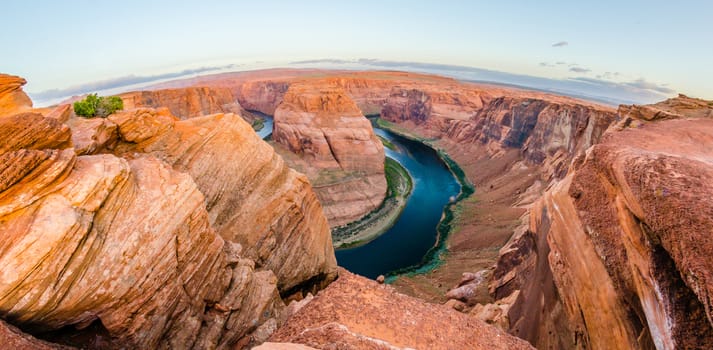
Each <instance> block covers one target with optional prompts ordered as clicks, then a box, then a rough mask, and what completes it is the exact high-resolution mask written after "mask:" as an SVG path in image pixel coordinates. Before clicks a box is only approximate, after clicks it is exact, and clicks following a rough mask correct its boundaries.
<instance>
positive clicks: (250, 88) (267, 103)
mask: <svg viewBox="0 0 713 350" xmlns="http://www.w3.org/2000/svg"><path fill="white" fill-rule="evenodd" d="M288 88H289V84H288V83H287V82H285V81H270V80H267V81H249V82H246V83H244V84H240V85H239V86H238V87H237V88H235V95H236V97H237V98H238V101H240V104H241V105H242V106H243V107H244V108H246V109H248V110H251V111H258V112H261V113H265V114H267V115H275V110H276V109H277V106H279V105H280V103H282V99H283V97H284V96H285V93H286V92H287V89H288Z"/></svg>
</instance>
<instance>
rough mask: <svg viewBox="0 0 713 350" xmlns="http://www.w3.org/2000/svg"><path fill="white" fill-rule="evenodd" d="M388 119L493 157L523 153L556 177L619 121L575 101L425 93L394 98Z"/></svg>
mask: <svg viewBox="0 0 713 350" xmlns="http://www.w3.org/2000/svg"><path fill="white" fill-rule="evenodd" d="M483 100H485V102H482V101H483ZM382 117H383V118H384V119H386V120H389V121H392V122H396V123H403V122H409V123H413V124H415V125H417V126H420V127H421V128H423V129H425V131H426V132H427V133H429V134H430V135H432V136H434V137H437V138H442V139H446V140H449V141H451V142H453V143H456V144H459V145H466V144H473V143H476V144H482V145H484V146H485V147H486V148H487V153H488V155H489V157H490V158H497V157H500V156H501V154H503V153H505V152H506V151H507V150H508V149H520V150H521V152H522V159H523V160H525V161H526V162H527V163H529V164H531V165H544V166H545V168H548V169H547V170H545V171H544V172H545V173H549V174H552V175H554V176H555V177H556V178H561V177H563V176H564V175H565V173H566V171H567V168H568V166H569V164H570V162H571V160H572V159H573V158H574V157H575V156H576V155H578V154H582V153H583V152H584V151H585V150H586V149H587V148H589V147H590V146H591V145H592V144H593V143H595V142H596V140H598V139H599V138H600V137H601V135H602V133H603V132H604V130H606V128H607V127H608V126H609V125H610V124H611V123H613V122H614V121H615V114H614V113H613V111H611V110H608V109H606V108H601V107H596V106H591V105H587V104H578V103H575V102H571V101H566V102H558V101H556V100H555V101H550V100H545V99H539V98H530V97H518V96H515V97H510V96H504V97H496V98H489V97H488V95H474V94H473V93H471V94H467V93H465V92H452V93H443V92H439V93H432V92H428V91H422V90H409V91H396V92H395V93H393V94H392V96H391V98H389V100H388V101H387V104H386V106H385V107H384V110H383V113H382Z"/></svg>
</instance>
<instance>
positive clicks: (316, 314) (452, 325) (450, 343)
mask: <svg viewBox="0 0 713 350" xmlns="http://www.w3.org/2000/svg"><path fill="white" fill-rule="evenodd" d="M270 341H271V342H287V343H298V344H303V345H307V346H310V347H313V348H317V349H335V348H338V349H395V348H396V349H434V350H435V349H444V350H446V349H449V350H450V349H532V347H531V346H530V345H529V344H528V343H527V342H525V341H523V340H521V339H517V338H515V337H512V336H510V335H508V334H507V333H505V332H503V331H501V330H498V329H497V328H495V327H492V326H489V325H487V324H485V323H484V322H482V321H480V320H479V319H477V318H475V317H472V316H469V315H465V314H461V313H459V312H456V311H455V310H453V309H450V308H447V307H444V306H441V305H434V304H429V303H427V302H424V301H423V300H419V299H416V298H412V297H409V296H406V295H403V294H400V293H398V292H396V290H395V289H394V288H392V287H390V286H388V285H383V284H378V283H377V282H375V281H372V280H368V279H365V278H363V277H360V276H357V275H354V274H351V273H349V272H348V271H346V270H340V272H339V279H338V280H337V281H335V282H334V283H332V284H331V285H330V286H329V287H327V289H325V290H324V291H322V292H320V294H318V295H317V296H316V297H314V299H313V300H312V301H310V302H309V303H308V304H306V305H305V306H303V307H301V308H300V309H299V310H298V311H297V312H296V313H295V314H293V315H292V316H291V317H290V318H289V319H288V320H287V321H286V322H285V326H283V327H282V328H280V329H279V330H278V331H277V332H275V334H273V335H272V337H271V338H270Z"/></svg>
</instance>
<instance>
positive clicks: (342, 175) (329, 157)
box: [272, 84, 386, 226]
mask: <svg viewBox="0 0 713 350" xmlns="http://www.w3.org/2000/svg"><path fill="white" fill-rule="evenodd" d="M272 137H273V140H274V141H275V142H276V143H278V144H280V145H281V146H284V147H285V148H286V149H287V150H289V151H290V152H292V153H294V154H297V155H298V156H299V158H300V161H299V162H293V163H294V164H291V165H293V166H295V167H296V168H298V169H300V170H301V171H303V172H305V173H306V174H307V175H308V176H310V180H311V182H312V184H313V185H314V187H315V190H316V191H317V196H318V197H319V200H320V202H321V203H322V206H323V207H324V212H325V215H326V216H327V219H328V220H329V223H330V226H340V225H344V224H346V223H349V222H352V221H354V220H357V219H359V218H361V217H362V216H364V215H366V214H367V213H368V212H370V211H371V210H373V209H376V208H377V207H378V206H379V205H380V204H381V202H382V201H383V199H384V196H385V195H386V178H385V177H384V147H383V145H382V144H381V141H380V140H379V139H378V138H377V137H376V135H375V134H374V130H373V129H372V127H371V124H370V123H369V121H368V120H367V119H366V118H365V117H364V115H363V114H362V113H361V111H360V110H359V108H358V107H357V106H356V104H355V103H354V101H352V100H351V99H350V98H349V97H348V96H347V95H346V94H345V93H344V91H343V90H342V89H341V88H339V87H335V86H331V85H317V86H314V85H312V84H310V85H307V84H305V85H302V84H293V85H292V86H290V88H289V90H288V91H287V93H286V94H285V95H284V100H283V102H282V103H281V104H280V105H279V107H278V108H277V110H276V111H275V119H274V131H273V135H272ZM278 149H279V148H278ZM286 159H288V161H289V160H290V159H292V158H290V157H289V156H286Z"/></svg>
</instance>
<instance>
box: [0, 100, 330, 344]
mask: <svg viewBox="0 0 713 350" xmlns="http://www.w3.org/2000/svg"><path fill="white" fill-rule="evenodd" d="M56 110H58V111H59V112H58V113H59V114H60V115H61V114H63V113H65V112H64V111H66V108H64V109H62V110H59V109H56ZM61 119H63V118H55V117H43V116H42V115H40V114H37V113H32V112H28V113H22V114H18V115H14V116H11V117H4V118H0V136H2V138H1V139H2V140H3V142H2V143H1V144H0V160H1V161H0V232H2V235H3V239H2V240H0V264H3V269H2V270H1V271H0V318H2V319H3V320H5V321H7V322H9V323H11V324H13V325H17V326H19V327H21V328H22V330H23V331H26V332H30V333H32V334H36V335H40V336H42V337H43V338H46V339H51V340H53V341H57V342H61V343H66V344H74V345H77V346H79V347H82V348H87V347H88V348H160V347H171V348H200V349H204V348H215V347H220V348H224V347H237V348H244V347H249V346H252V345H254V344H255V343H259V342H262V341H264V340H265V339H266V338H267V337H268V336H269V335H270V334H271V333H272V332H273V331H274V330H275V329H276V328H277V327H278V326H279V323H280V322H281V320H282V319H283V318H282V317H280V313H281V310H282V309H283V308H284V304H283V301H282V299H281V297H280V296H281V293H282V294H285V295H290V294H293V293H295V292H301V291H302V290H311V291H314V290H315V289H317V288H319V287H320V286H321V285H323V284H324V283H327V282H329V281H331V279H333V278H334V276H335V274H336V262H335V259H334V253H333V249H332V245H331V237H330V235H329V229H328V226H327V222H326V219H325V218H324V216H323V214H322V213H321V208H320V206H319V203H318V201H317V199H316V197H315V195H314V193H313V192H312V190H311V188H310V186H309V183H308V182H307V180H306V178H305V177H304V176H302V175H299V174H298V173H296V172H294V171H292V170H290V169H289V168H287V167H286V166H285V165H284V162H283V161H282V160H281V158H280V157H279V156H277V155H276V154H275V153H274V151H273V150H272V148H271V147H270V146H269V145H267V144H265V143H264V142H263V141H261V140H260V139H259V138H258V136H257V135H255V133H254V132H252V129H251V128H250V126H249V125H248V124H247V123H245V122H244V121H243V120H242V119H240V118H239V117H237V116H235V115H232V114H229V115H223V114H219V115H213V116H208V117H203V118H194V119H191V120H188V121H179V120H178V119H177V118H176V117H174V116H173V115H172V114H171V113H170V112H169V111H168V110H167V109H164V110H153V109H138V110H132V111H123V112H121V113H117V114H114V115H112V116H110V117H109V118H107V119H75V118H70V120H69V121H68V122H67V124H68V125H70V126H71V127H72V128H76V129H77V131H78V133H77V134H76V135H74V134H73V133H72V132H71V130H70V128H69V127H68V126H67V125H65V124H63V123H62V120H61ZM76 147H79V148H76ZM14 333H17V332H14V331H12V329H11V330H10V331H9V332H5V329H4V328H3V329H0V334H2V336H3V337H4V336H5V335H7V336H8V337H9V338H8V339H10V337H11V338H12V339H13V340H12V341H15V340H14V339H15V338H16V337H15V335H14ZM18 334H19V333H18ZM19 335H20V337H21V338H22V339H20V340H18V341H21V343H18V344H20V345H22V344H25V343H26V340H27V341H28V342H30V343H31V344H34V343H32V342H33V340H32V339H31V338H27V337H26V336H23V335H21V334H19ZM28 339H29V340H28ZM7 344H10V343H7ZM7 344H6V345H7ZM12 344H14V343H12ZM20 345H18V346H20ZM22 346H24V345H22Z"/></svg>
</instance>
